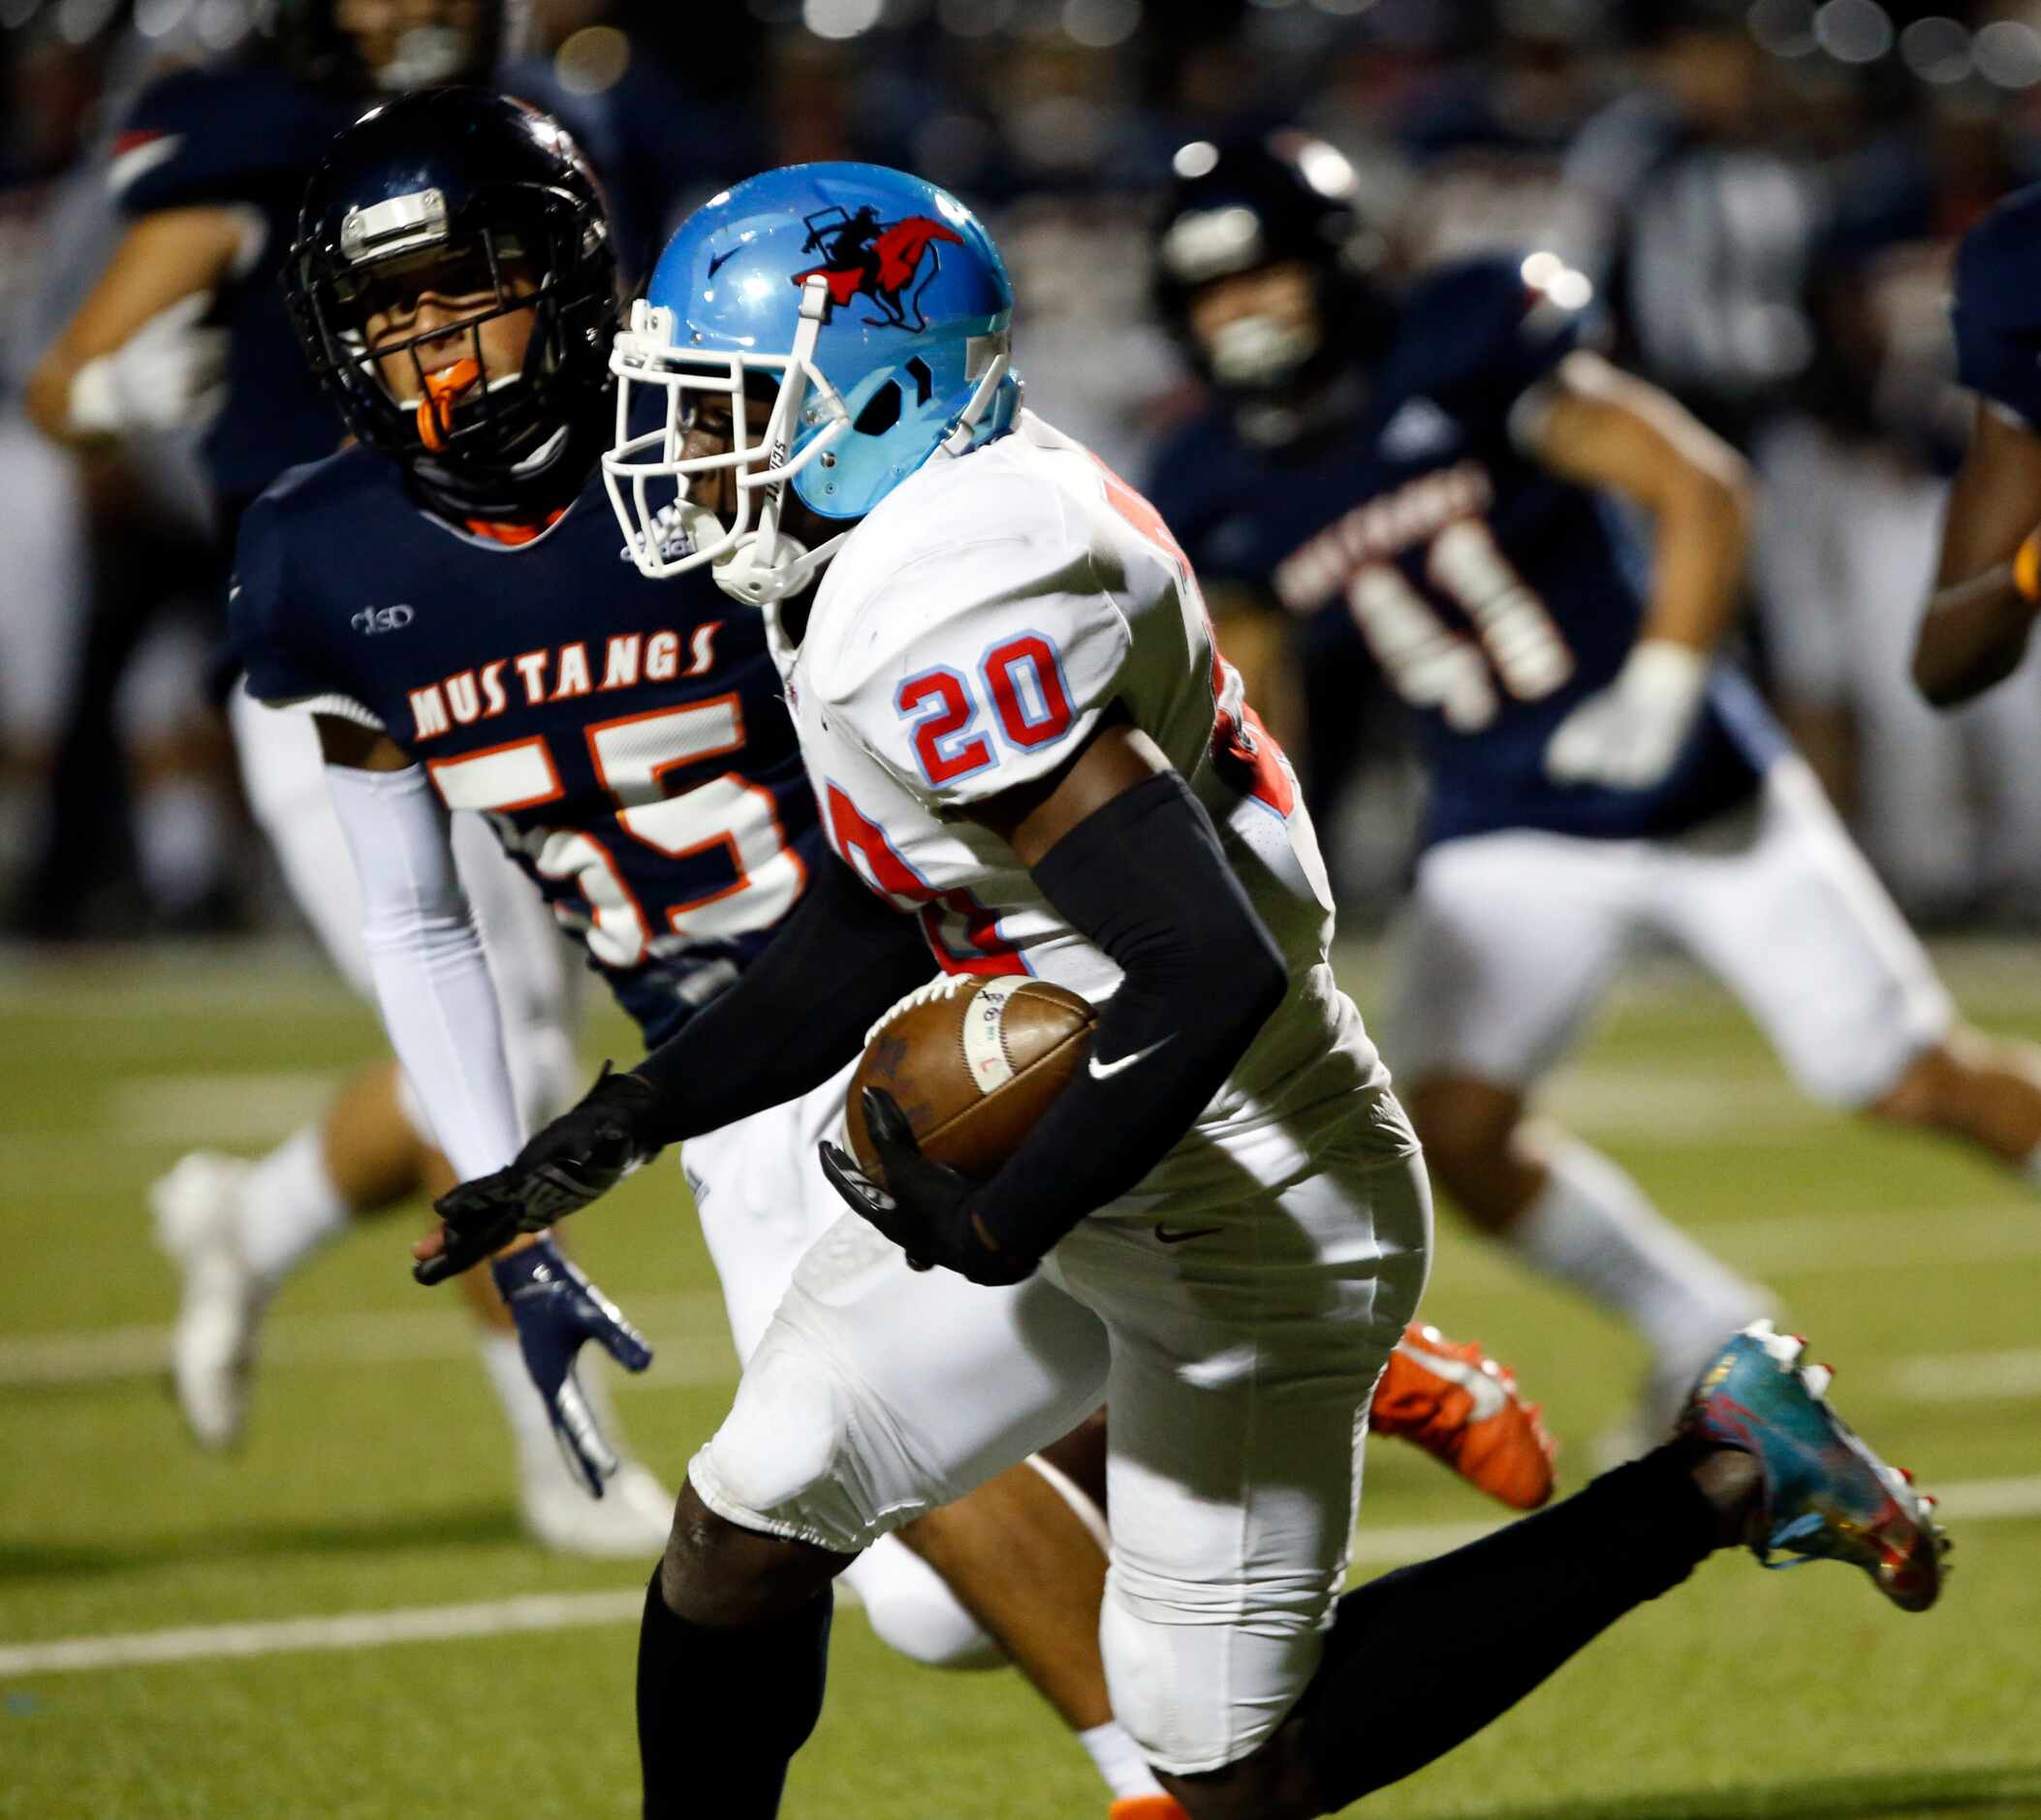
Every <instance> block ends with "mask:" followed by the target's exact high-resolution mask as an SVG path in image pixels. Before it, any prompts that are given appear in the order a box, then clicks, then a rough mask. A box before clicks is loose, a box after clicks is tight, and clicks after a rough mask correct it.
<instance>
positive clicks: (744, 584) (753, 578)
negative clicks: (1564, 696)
mask: <svg viewBox="0 0 2041 1820" xmlns="http://www.w3.org/2000/svg"><path fill="white" fill-rule="evenodd" d="M849 535H850V533H849V532H848V531H838V532H837V533H836V535H835V536H834V537H832V538H831V539H830V540H829V541H828V542H827V543H826V544H821V545H818V546H817V547H816V548H815V549H808V548H807V547H806V545H804V544H802V543H801V541H800V540H799V539H797V538H792V537H789V536H788V535H787V534H786V532H784V531H781V532H780V533H779V534H778V536H777V538H776V539H775V540H774V545H773V551H772V561H771V562H770V563H769V564H768V563H763V562H760V561H759V560H758V552H759V549H760V546H761V541H762V540H761V537H760V534H759V533H758V532H756V531H749V532H746V533H745V535H744V536H742V537H740V538H738V543H737V548H736V549H733V550H732V551H731V552H730V554H729V555H728V556H726V557H724V558H723V560H722V561H721V562H718V563H716V564H715V565H714V567H712V568H711V569H710V570H709V572H708V573H709V575H710V577H711V578H712V579H713V580H714V581H715V584H716V586H718V587H719V588H721V589H722V590H723V592H724V593H726V594H728V595H729V596H730V598H731V599H732V600H734V601H739V602H741V603H742V604H743V605H744V606H746V607H764V606H767V605H768V604H769V603H770V602H773V601H782V600H788V599H791V598H792V597H793V596H794V595H796V594H799V593H800V592H801V589H802V588H804V587H806V586H807V585H808V583H809V582H810V581H813V580H814V579H815V577H816V576H817V575H818V574H819V573H820V572H821V569H822V566H823V564H824V563H826V562H828V561H829V559H830V558H831V557H832V556H833V555H834V554H835V553H836V550H837V549H838V548H839V546H841V544H842V542H843V540H844V539H845V538H846V537H848V536H849Z"/></svg>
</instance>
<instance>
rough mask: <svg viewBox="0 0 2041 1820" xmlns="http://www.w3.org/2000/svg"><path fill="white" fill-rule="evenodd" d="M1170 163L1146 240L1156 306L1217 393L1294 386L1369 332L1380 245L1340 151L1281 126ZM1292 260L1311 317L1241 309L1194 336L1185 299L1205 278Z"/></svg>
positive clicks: (1374, 317)
mask: <svg viewBox="0 0 2041 1820" xmlns="http://www.w3.org/2000/svg"><path fill="white" fill-rule="evenodd" d="M1172 164H1173V170H1174V173H1175V174H1174V181H1173V182H1172V183H1171V186H1170V189H1169V192H1168V195H1167V196H1166V198H1165V200H1164V203H1163V206H1162V210H1161V212H1160V214H1159V216H1158V217H1157V220H1156V223H1155V230H1154V237H1153V257H1154V296H1155V306H1156V310H1157V312H1158V313H1159V314H1160V316H1161V318H1162V320H1163V323H1164V325H1165V326H1166V327H1167V328H1168V329H1170V331H1171V332H1172V333H1173V334H1174V335H1175V336H1176V337H1177V341H1178V342H1179V343H1180V344H1181V346H1182V348H1183V350H1184V353H1185V355H1186V357H1187V358H1188V359H1189V361H1190V362H1191V364H1192V365H1193V366H1194V367H1195V368H1196V369H1197V371H1198V373H1199V374H1200V376H1201V377H1203V378H1204V379H1206V380H1207V381H1208V382H1209V383H1210V384H1211V385H1213V386H1215V387H1216V388H1218V390H1219V391H1220V392H1223V393H1233V394H1237V395H1240V396H1243V397H1250V398H1269V397H1280V396H1285V395H1294V394H1295V393H1297V392H1303V391H1308V390H1309V389H1310V388H1311V387H1313V386H1314V385H1316V384H1317V383H1318V382H1319V381H1321V380H1322V379H1324V378H1325V377H1327V376H1328V375H1329V374H1331V373H1333V372H1334V371H1336V370H1337V369H1338V367H1339V366H1340V365H1342V364H1343V363H1344V362H1345V361H1349V360H1351V359H1352V358H1353V357H1354V355H1355V354H1356V353H1358V352H1361V351H1363V349H1364V348H1365V347H1366V345H1367V344H1369V343H1371V342H1372V341H1373V340H1374V339H1375V337H1376V334H1377V332H1378V329H1379V323H1380V319H1381V316H1382V311H1383V304H1382V300H1381V298H1380V296H1379V294H1378V292H1377V288H1376V286H1377V280H1378V275H1379V273H1380V270H1381V267H1382V266H1383V264H1384V260H1385V247H1384V242H1383V239H1382V236H1381V235H1379V234H1378V233H1376V232H1375V230H1374V228H1373V226H1372V225H1371V224H1370V223H1369V221H1368V220H1367V218H1366V214H1365V213H1364V211H1363V209H1362V207H1361V204H1360V201H1359V198H1358V193H1357V192H1358V185H1357V184H1356V182H1355V178H1354V169H1353V167H1352V165H1350V164H1349V163H1348V162H1347V161H1346V159H1345V157H1344V156H1342V155H1341V153H1339V152H1338V151H1337V150H1335V149H1334V147H1333V146H1331V145H1329V144H1327V143H1326V142H1325V141H1323V140H1320V139H1314V138H1312V137H1311V136H1310V135H1309V134H1308V133H1302V132H1295V131H1285V132H1278V133H1272V134H1269V135H1267V136H1266V137H1262V138H1256V139H1245V140H1236V141H1226V142H1223V143H1214V142H1213V141H1209V140H1193V141H1191V142H1190V143H1189V144H1187V145H1183V146H1181V147H1179V148H1178V149H1177V155H1176V157H1175V159H1174V160H1173V161H1172ZM1291 263H1295V264H1298V265H1301V266H1303V267H1304V268H1305V269H1306V270H1307V271H1308V272H1309V274H1310V278H1311V284H1312V292H1313V302H1314V304H1315V308H1314V311H1313V314H1314V316H1315V318H1316V321H1315V323H1312V324H1308V325H1298V324H1277V323H1275V322H1273V321H1271V320H1269V319H1267V318H1263V317H1258V316H1250V317H1244V318H1241V319H1240V320H1238V321H1236V322H1234V323H1231V324H1229V325H1228V326H1227V328H1226V329H1225V331H1224V333H1223V334H1222V335H1221V336H1220V337H1218V338H1217V340H1216V342H1215V343H1214V344H1208V343H1207V342H1206V341H1205V340H1203V339H1202V338H1201V337H1199V336H1198V335H1195V334H1193V333H1192V331H1191V321H1190V319H1191V301H1192V299H1193V298H1195V297H1196V296H1197V294H1198V293H1199V292H1200V291H1201V290H1202V289H1203V288H1204V287H1205V286H1207V285H1209V284H1214V283H1217V282H1218V281H1220V280H1221V279H1226V278H1232V277H1237V276H1238V275H1240V273H1242V272H1249V271H1256V270H1261V269H1265V268H1267V267H1272V266H1282V265H1287V264H1291Z"/></svg>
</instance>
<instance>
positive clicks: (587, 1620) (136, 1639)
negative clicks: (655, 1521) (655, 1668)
mask: <svg viewBox="0 0 2041 1820" xmlns="http://www.w3.org/2000/svg"><path fill="white" fill-rule="evenodd" d="M643 1610H644V1588H643V1587H642V1586H641V1587H639V1588H637V1589H635V1590H631V1591H621V1592H563V1593H532V1594H527V1595H526V1596H524V1597H522V1598H518V1599H490V1600H487V1601H484V1602H481V1603H479V1604H474V1605H413V1606H401V1607H399V1608H397V1609H396V1610H395V1611H390V1612H336V1613H334V1614H333V1615H332V1616H330V1617H286V1618H280V1619H277V1620H274V1621H273V1622H269V1623H262V1624H190V1625H183V1626H180V1627H179V1628H177V1629H175V1630H138V1631H129V1632H126V1633H124V1634H116V1635H113V1636H108V1637H60V1638H58V1639H56V1640H55V1641H54V1642H52V1643H29V1644H15V1645H8V1646H0V1680H18V1679H21V1678H22V1677H24V1676H29V1675H75V1674H78V1673H79V1672H81V1671H83V1670H86V1669H110V1668H136V1667H140V1666H142V1665H145V1664H156V1663H163V1662H206V1661H215V1660H217V1659H219V1658H220V1657H222V1656H255V1655H281V1654H284V1653H286V1652H290V1651H297V1650H303V1649H378V1648H381V1647H384V1646H385V1645H388V1644H393V1643H442V1642H445V1641H446V1640H448V1639H449V1638H454V1637H501V1636H504V1635H506V1634H508V1633H510V1632H513V1631H537V1630H575V1629H579V1628H581V1627H582V1626H584V1625H588V1624H620V1623H622V1622H624V1620H625V1619H627V1618H635V1617H637V1616H638V1615H639V1613H640V1612H641V1611H643Z"/></svg>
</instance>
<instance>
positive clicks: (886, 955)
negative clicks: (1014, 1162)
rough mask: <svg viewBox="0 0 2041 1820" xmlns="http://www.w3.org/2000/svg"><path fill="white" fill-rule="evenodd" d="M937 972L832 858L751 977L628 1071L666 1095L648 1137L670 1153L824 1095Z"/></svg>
mask: <svg viewBox="0 0 2041 1820" xmlns="http://www.w3.org/2000/svg"><path fill="white" fill-rule="evenodd" d="M934 971H935V962H934V960H933V959H932V958H931V957H930V956H929V953H928V946H927V943H926V942H925V941H924V940H923V939H922V932H921V926H920V925H919V924H917V923H916V921H915V919H914V918H913V917H911V916H902V915H901V914H900V913H899V912H898V911H896V910H895V909H894V908H893V907H892V906H891V905H890V904H888V903H886V902H885V901H884V900H883V899H881V898H880V897H878V896H877V895H876V894H873V893H872V892H870V891H869V890H867V889H866V888H865V886H864V883H863V880H862V879H860V878H859V877H858V875H857V874H856V873H855V872H853V871H852V870H851V869H850V867H849V866H848V865H846V864H844V863H843V862H842V861H841V860H839V859H837V858H836V856H835V855H834V854H833V853H827V852H825V853H824V855H823V856H822V858H821V859H820V860H819V861H817V862H816V863H815V864H814V866H813V868H812V872H811V876H810V877H809V879H808V888H807V890H806V892H805V893H804V894H802V896H801V902H800V903H799V904H798V905H796V906H795V909H794V913H793V915H792V916H790V917H788V919H787V920H786V922H785V923H784V924H782V925H781V926H780V929H779V932H778V933H777V934H776V935H774V936H773V938H772V941H771V944H770V945H769V947H768V948H767V950H766V952H765V953H764V954H763V955H761V956H760V957H759V958H758V959H757V960H756V961H754V962H753V963H752V965H751V967H750V968H749V969H748V970H747V971H746V973H745V974H744V977H743V978H742V979H741V980H739V981H738V983H737V984H736V985H735V986H733V987H732V988H730V989H729V990H728V991H727V992H725V993H723V995H722V996H721V997H720V998H717V999H715V1000H713V1001H712V1002H711V1003H710V1004H709V1005H708V1006H707V1007H706V1009H705V1010H703V1011H701V1012H698V1013H697V1014H696V1015H695V1016H694V1017H692V1018H690V1019H689V1020H687V1022H686V1023H685V1024H683V1025H682V1026H681V1027H680V1029H679V1030H678V1031H677V1032H676V1033H675V1035H674V1036H672V1037H670V1038H668V1040H667V1041H666V1042H664V1043H662V1044H661V1045H660V1046H659V1047H658V1048H657V1049H655V1050H654V1051H652V1052H651V1053H650V1054H649V1055H647V1056H646V1057H645V1058H644V1061H642V1062H640V1063H639V1064H638V1066H637V1068H636V1069H635V1070H634V1071H633V1072H634V1073H636V1074H638V1075H639V1076H641V1077H642V1078H643V1079H644V1080H645V1081H648V1082H649V1083H651V1084H652V1086H653V1087H654V1088H655V1089H656V1091H657V1092H658V1095H659V1098H658V1101H657V1102H656V1103H655V1104H654V1105H653V1106H651V1107H650V1108H649V1109H647V1111H646V1112H645V1113H644V1114H643V1115H642V1116H641V1119H640V1130H641V1133H642V1135H644V1137H645V1138H647V1139H649V1140H650V1141H651V1142H653V1143H657V1144H671V1143H673V1142H674V1141H675V1139H679V1138H691V1137H694V1136H695V1135H696V1134H698V1133H700V1132H704V1131H714V1130H716V1129H717V1128H718V1127H720V1126H723V1125H727V1124H729V1123H730V1122H731V1120H732V1119H736V1118H743V1117H747V1116H748V1115H749V1114H752V1113H759V1112H764V1111H765V1109H766V1108H767V1107H769V1106H779V1105H782V1104H784V1103H785V1102H786V1101H788V1100H791V1099H795V1098H798V1097H799V1096H800V1095H801V1094H803V1093H805V1092H807V1091H808V1090H809V1089H810V1088H811V1087H817V1086H820V1085H821V1084H822V1083H823V1082H825V1081H827V1080H828V1079H829V1078H830V1076H832V1074H834V1073H835V1072H836V1070H837V1069H839V1068H841V1067H842V1066H843V1065H844V1063H845V1062H847V1061H849V1060H850V1059H851V1058H852V1057H853V1056H855V1055H856V1054H857V1053H858V1051H859V1049H860V1048H861V1047H862V1046H863V1042H864V1032H865V1031H866V1029H867V1028H869V1027H870V1025H871V1024H872V1023H874V1022H875V1021H876V1020H878V1018H879V1016H880V1015H881V1014H882V1013H883V1012H885V1011H886V1010H887V1008H888V1007H889V1006H891V1005H892V1004H894V1003H895V1000H897V999H899V998H900V997H901V996H903V995H904V994H905V993H908V992H911V991H912V990H913V989H914V988H916V987H917V986H920V985H922V984H923V983H924V982H925V981H926V980H927V979H928V977H929V976H930V975H931V974H932V973H933V972H934Z"/></svg>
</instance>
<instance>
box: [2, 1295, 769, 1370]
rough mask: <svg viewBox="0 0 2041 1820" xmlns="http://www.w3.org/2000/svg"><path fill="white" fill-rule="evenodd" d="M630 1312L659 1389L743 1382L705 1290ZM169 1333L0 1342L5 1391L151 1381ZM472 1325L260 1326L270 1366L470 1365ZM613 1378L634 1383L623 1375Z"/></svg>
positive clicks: (422, 1318)
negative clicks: (649, 1347) (649, 1349)
mask: <svg viewBox="0 0 2041 1820" xmlns="http://www.w3.org/2000/svg"><path fill="white" fill-rule="evenodd" d="M630 1313H631V1315H632V1318H633V1319H634V1320H636V1321H637V1322H638V1323H639V1324H640V1326H641V1327H643V1328H645V1329H646V1330H648V1331H649V1332H650V1333H651V1334H652V1338H653V1345H654V1347H655V1349H656V1350H657V1352H658V1354H659V1356H658V1358H657V1359H655V1360H654V1362H653V1364H652V1368H651V1370H650V1371H649V1372H647V1373H646V1374H645V1375H646V1377H647V1378H648V1379H649V1380H650V1381H651V1382H652V1383H654V1384H662V1385H677V1384H682V1383H687V1384H721V1383H728V1382H730V1381H732V1380H734V1379H735V1378H736V1376H737V1360H736V1357H735V1356H734V1355H733V1354H732V1352H731V1349H730V1340H729V1327H728V1323H727V1320H726V1317H725V1315H724V1312H723V1302H722V1298H721V1297H719V1296H715V1295H712V1294H709V1293H708V1292H706V1291H689V1292H686V1293H683V1294H678V1295H665V1296H639V1297H635V1298H633V1300H632V1303H631V1309H630ZM170 1342H171V1330H170V1329H169V1328H168V1327H110V1328H100V1329H94V1330H86V1331H83V1332H73V1333H65V1334H33V1335H27V1336H21V1337H16V1338H0V1389H15V1388H23V1387H29V1386H47V1385H54V1384H91V1383H97V1382H102V1381H106V1380H111V1379H117V1378H132V1377H148V1376H152V1375H154V1374H155V1373H157V1372H160V1371H164V1370H167V1369H168V1368H169V1365H170ZM474 1350H475V1342H474V1338H473V1335H472V1333H471V1331H470V1329H469V1327H468V1325H467V1324H466V1323H465V1322H464V1321H462V1320H461V1319H460V1318H459V1316H458V1314H457V1312H456V1311H455V1310H452V1309H447V1308H422V1309H420V1310H419V1311H418V1312H416V1313H375V1314H292V1315H281V1316H279V1317H278V1318H277V1319H275V1320H273V1321H270V1322H268V1323H267V1325H266V1326H265V1328H264V1330H263V1364H264V1365H298V1366H329V1365H407V1364H415V1363H421V1362H437V1361H443V1360H459V1359H469V1358H472V1357H473V1356H474ZM613 1381H615V1382H631V1381H633V1380H630V1379H626V1378H624V1377H623V1376H622V1374H621V1373H618V1374H616V1375H615V1377H614V1379H613Z"/></svg>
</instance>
